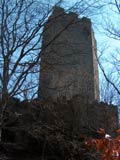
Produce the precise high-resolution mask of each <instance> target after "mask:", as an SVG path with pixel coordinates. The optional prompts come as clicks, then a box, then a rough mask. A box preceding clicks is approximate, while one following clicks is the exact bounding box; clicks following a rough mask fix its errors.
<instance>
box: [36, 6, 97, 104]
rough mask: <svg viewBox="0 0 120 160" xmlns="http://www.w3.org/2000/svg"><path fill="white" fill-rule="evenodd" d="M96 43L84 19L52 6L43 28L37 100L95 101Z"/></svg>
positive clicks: (89, 23)
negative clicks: (77, 99)
mask: <svg viewBox="0 0 120 160" xmlns="http://www.w3.org/2000/svg"><path fill="white" fill-rule="evenodd" d="M98 88H99V84H98V64H97V60H96V41H95V38H94V33H93V30H92V25H91V21H90V19H88V18H85V17H83V18H81V19H80V18H78V15H77V14H75V13H73V12H70V13H65V12H64V9H62V8H60V7H55V8H54V10H53V13H52V15H51V16H50V17H49V19H48V21H47V22H46V24H45V26H44V31H43V41H42V51H41V72H40V91H39V94H40V96H41V97H44V98H46V97H52V98H53V99H57V98H60V97H63V96H64V97H66V99H71V98H72V97H73V96H76V95H77V96H81V97H83V98H86V99H87V100H89V101H94V100H99V89H98Z"/></svg>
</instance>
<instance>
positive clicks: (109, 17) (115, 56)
mask: <svg viewBox="0 0 120 160" xmlns="http://www.w3.org/2000/svg"><path fill="white" fill-rule="evenodd" d="M104 3H105V4H106V8H105V9H106V14H104V15H103V17H102V20H103V21H101V23H102V24H103V26H102V27H103V32H104V33H105V35H106V36H107V41H109V45H111V46H109V47H108V48H107V47H106V48H105V47H104V45H103V46H102V49H100V51H99V55H100V56H99V59H98V63H99V67H100V69H101V71H102V74H103V75H104V78H105V79H106V80H104V82H105V83H104V84H103V83H101V84H100V85H101V88H102V89H101V95H102V100H104V101H107V102H108V103H111V102H110V101H111V100H112V103H114V104H118V102H117V101H118V99H119V97H120V69H119V68H120V48H119V44H120V26H119V25H118V24H119V23H120V2H119V0H109V1H107V2H106V1H104ZM103 57H104V58H103ZM104 85H105V86H104ZM103 86H104V89H103ZM105 92H107V93H106V94H105ZM103 95H104V97H103ZM110 97H111V98H110ZM106 99H109V100H106ZM110 99H111V100H110Z"/></svg>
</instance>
